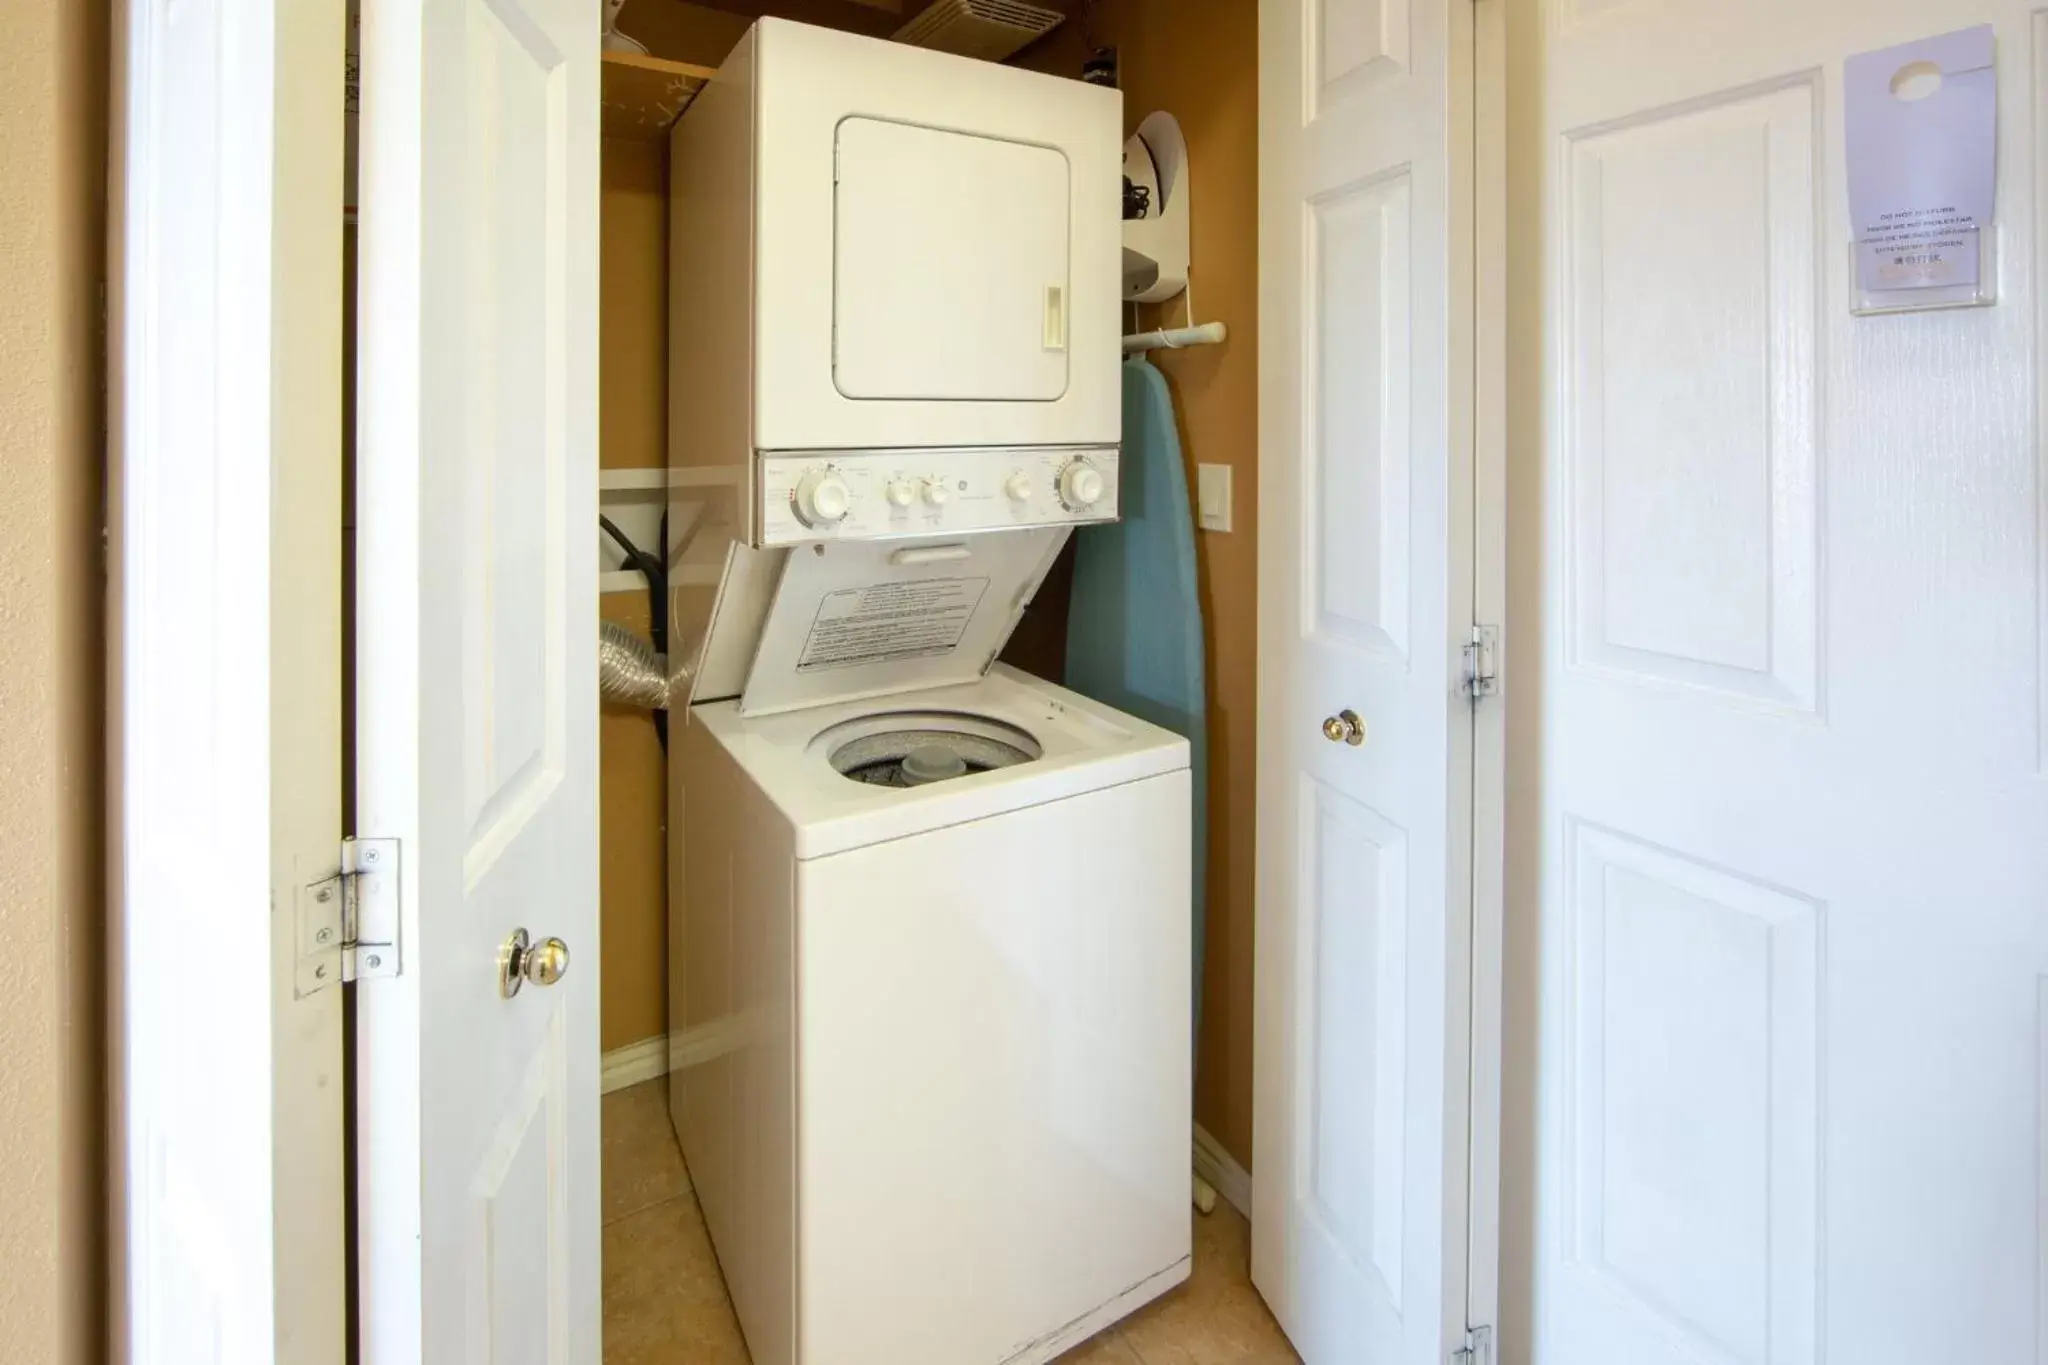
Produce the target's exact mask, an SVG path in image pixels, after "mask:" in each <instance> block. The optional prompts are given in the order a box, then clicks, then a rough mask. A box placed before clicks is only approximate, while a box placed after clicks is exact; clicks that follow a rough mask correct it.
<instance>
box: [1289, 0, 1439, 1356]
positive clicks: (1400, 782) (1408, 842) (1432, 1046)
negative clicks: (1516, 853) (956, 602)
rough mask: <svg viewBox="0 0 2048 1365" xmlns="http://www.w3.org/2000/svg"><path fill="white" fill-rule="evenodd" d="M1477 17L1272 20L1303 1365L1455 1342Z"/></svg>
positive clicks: (1432, 8) (1428, 1351) (1295, 1275)
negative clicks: (1353, 732) (1352, 736)
mask: <svg viewBox="0 0 2048 1365" xmlns="http://www.w3.org/2000/svg"><path fill="white" fill-rule="evenodd" d="M1469 8H1470V7H1469V6H1465V5H1461V4H1452V3H1439V2H1438V0H1413V3H1408V2H1407V0H1382V2H1381V3H1371V0H1265V3H1264V4H1263V5H1262V7H1261V11H1260V14H1261V30H1260V60H1261V81H1260V99H1261V104H1260V128H1261V134H1260V136H1261V143H1260V201H1261V206H1262V207H1261V212H1262V214H1263V218H1262V221H1261V228H1260V240H1261V280H1260V299H1261V304H1260V372H1261V394H1260V422H1261V456H1260V489H1259V494H1260V496H1259V502H1260V507H1261V518H1262V519H1261V522H1260V546H1261V561H1260V583H1261V596H1260V662H1261V672H1260V681H1259V692H1260V699H1261V700H1260V708H1259V710H1260V716H1259V720H1260V734H1259V750H1260V769H1259V808H1260V830H1259V859H1260V862H1259V905H1260V914H1259V926H1258V929H1259V941H1258V984H1257V1003H1256V1011H1255V1016H1256V1034H1257V1037H1256V1062H1257V1065H1256V1071H1255V1074H1256V1077H1257V1082H1256V1108H1255V1125H1254V1141H1255V1145H1256V1149H1257V1155H1256V1160H1255V1163H1254V1167H1253V1169H1254V1173H1255V1174H1254V1196H1253V1197H1254V1201H1255V1203H1256V1205H1257V1214H1258V1216H1257V1218H1256V1220H1255V1221H1254V1225H1253V1248H1252V1276H1253V1280H1254V1282H1255V1283H1256V1284H1257V1285H1258V1287H1259V1289H1260V1290H1261V1292H1263V1293H1264V1294H1265V1296H1266V1298H1267V1300H1268V1301H1269V1302H1270V1303H1271V1305H1272V1307H1273V1311H1274V1314H1275V1315H1276V1316H1277V1317H1278V1318H1279V1320H1280V1323H1281V1325H1282V1326H1283V1327H1284V1328H1286V1330H1287V1333H1288V1336H1289V1337H1290V1338H1291V1339H1292V1340H1293V1342H1294V1344H1295V1347H1296V1348H1297V1349H1298V1350H1299V1351H1300V1352H1301V1354H1302V1356H1303V1357H1304V1358H1305V1359H1306V1360H1307V1361H1308V1362H1310V1365H1322V1363H1323V1362H1340V1361H1345V1362H1348V1361H1355V1360H1360V1359H1369V1360H1373V1361H1377V1362H1387V1363H1388V1365H1396V1363H1397V1362H1413V1365H1423V1362H1436V1361H1440V1360H1441V1359H1443V1357H1444V1354H1445V1353H1446V1352H1447V1351H1448V1350H1450V1349H1452V1347H1453V1346H1454V1345H1456V1344H1462V1340H1463V1332H1464V1327H1465V1323H1464V1316H1463V1315H1464V1305H1465V1283H1464V1271H1465V1264H1466V1262H1465V1254H1464V1253H1465V1246H1466V1236H1467V1227H1466V1221H1465V1215H1466V1210H1467V1205H1466V1194H1467V1185H1466V1177H1467V1156H1468V1152H1467V1140H1468V1132H1467V1119H1468V1104H1467V1101H1468V1084H1469V1081H1470V1072H1469V1065H1470V1054H1469V1032H1468V1015H1467V1010H1468V1008H1469V1005H1470V1001H1471V996H1470V993H1469V991H1470V975H1469V962H1468V957H1467V954H1468V951H1469V946H1470V929H1471V894H1472V886H1471V881H1470V864H1469V856H1470V837H1471V807H1470V801H1471V785H1470V779H1471V762H1472V733H1473V732H1472V713H1471V708H1470V705H1469V703H1468V702H1467V701H1466V699H1465V698H1464V697H1463V696H1462V695H1461V694H1460V689H1459V683H1458V677H1457V673H1456V668H1455V665H1456V662H1457V660H1458V658H1459V647H1460V645H1461V644H1462V643H1463V641H1464V640H1465V639H1466V638H1468V637H1469V633H1470V630H1471V624H1472V581H1473V577H1472V555H1473V539H1472V517H1473V504H1472V492H1473V488H1472V470H1473V464H1472V460H1473V451H1472V446H1471V427H1470V424H1469V421H1468V420H1466V417H1465V416H1464V415H1463V412H1462V410H1461V409H1460V406H1459V405H1460V404H1461V403H1463V404H1465V405H1469V404H1470V402H1471V394H1470V387H1469V386H1470V383H1471V375H1472V365H1473V355H1472V350H1471V346H1472V337H1471V332H1470V327H1469V321H1470V312H1469V307H1470V304H1469V298H1470V295H1469V292H1467V291H1469V289H1470V287H1471V267H1472V253H1473V250H1474V244H1473V239H1472V235H1471V234H1472V222H1473V220H1472V200H1471V193H1470V192H1471V186H1472V183H1473V176H1474V174H1475V169H1474V164H1473V151H1474V148H1473V143H1472V140H1471V139H1472V121H1471V108H1470V100H1471V94H1472V92H1471V85H1470V80H1471V72H1472V61H1473V49H1472V41H1473V33H1472V29H1471V17H1470V13H1469ZM1461 102H1462V104H1461ZM1461 107H1462V112H1461ZM1461 299H1462V300H1464V301H1465V302H1463V303H1461V302H1460V300H1461ZM1346 711H1350V712H1354V713H1355V714H1356V716H1357V717H1358V718H1359V721H1360V722H1361V728H1362V733H1361V734H1360V736H1359V737H1360V738H1361V739H1362V742H1361V743H1358V744H1351V743H1346V742H1343V737H1342V734H1341V722H1342V717H1341V715H1340V713H1342V712H1346ZM1326 717H1329V718H1333V719H1332V720H1331V724H1332V725H1333V726H1338V727H1339V728H1340V733H1339V735H1338V738H1337V740H1335V741H1334V742H1333V741H1332V740H1331V739H1329V738H1326V737H1325V734H1324V730H1323V726H1324V721H1325V718H1326Z"/></svg>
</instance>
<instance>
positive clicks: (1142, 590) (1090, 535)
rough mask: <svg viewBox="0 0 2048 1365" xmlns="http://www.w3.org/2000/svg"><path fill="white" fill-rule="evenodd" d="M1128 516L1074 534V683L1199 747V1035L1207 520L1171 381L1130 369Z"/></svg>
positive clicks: (1123, 484) (1124, 476) (1070, 634)
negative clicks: (1186, 460)
mask: <svg viewBox="0 0 2048 1365" xmlns="http://www.w3.org/2000/svg"><path fill="white" fill-rule="evenodd" d="M1123 379H1124V445H1123V456H1122V459H1121V461H1120V462H1119V466H1118V468H1119V489H1118V498H1119V501H1120V503H1121V508H1122V512H1123V519H1122V520H1121V521H1119V522H1117V523H1115V524H1114V525H1109V526H1085V527H1082V528H1081V529H1080V530H1078V531H1076V532H1075V533H1074V587H1073V598H1072V601H1071V603H1070V604H1069V606H1068V609H1067V677H1066V685H1067V686H1068V687H1071V688H1072V689H1074V690H1075V691H1076V692H1079V693H1080V694H1081V695H1083V696H1086V697H1093V698H1094V699H1096V700H1097V701H1100V702H1105V703H1107V704H1108V705H1110V706H1114V707H1116V708H1117V709H1118V710H1121V711H1127V712H1129V713H1130V714H1131V715H1134V716H1137V717H1138V718H1139V719H1141V720H1148V721H1151V722H1152V723H1153V724H1154V725H1160V726H1164V727H1165V728H1166V729H1169V730H1172V731H1173V732H1174V733H1176V734H1179V735H1183V736H1185V737H1186V738H1187V741H1188V747H1189V749H1190V759H1191V762H1192V766H1193V772H1192V773H1191V774H1190V776H1191V777H1192V779H1193V783H1192V786H1193V792H1194V800H1193V803H1192V804H1193V807H1194V810H1193V818H1194V838H1193V845H1194V868H1193V874H1194V880H1193V886H1194V905H1193V907H1192V909H1193V922H1192V924H1191V926H1190V929H1191V932H1192V933H1193V935H1194V970H1195V979H1194V1002H1195V1012H1194V1021H1193V1022H1194V1026H1195V1029H1196V1032H1197V1033H1198V1034H1199V1032H1200V1023H1201V1017H1202V935H1203V926H1204V922H1205V914H1204V905H1205V902H1206V899H1207V898H1206V895H1205V891H1206V888H1205V886H1204V882H1205V877H1204V871H1205V869H1206V868H1207V867H1208V842H1209V840H1208V823H1209V822H1208V777H1209V727H1208V696H1207V689H1206V685H1205V683H1204V681H1203V677H1204V675H1203V648H1202V603H1201V597H1200V594H1199V593H1198V591H1197V589H1196V581H1195V523H1194V517H1193V515H1192V513H1191V511H1190V509H1189V506H1188V482H1187V472H1186V469H1185V468H1184V467H1183V466H1182V464H1181V455H1180V436H1179V434H1178V432H1177V431H1176V430H1175V428H1174V420H1173V399H1172V397H1171V395H1169V394H1168V392H1167V388H1166V377H1165V376H1164V375H1162V374H1161V373H1160V372H1159V371H1158V370H1157V369H1156V368H1155V367H1153V366H1152V365H1151V364H1149V363H1147V362H1146V361H1145V360H1144V359H1143V358H1142V357H1140V358H1136V359H1132V360H1128V361H1126V362H1124V375H1123Z"/></svg>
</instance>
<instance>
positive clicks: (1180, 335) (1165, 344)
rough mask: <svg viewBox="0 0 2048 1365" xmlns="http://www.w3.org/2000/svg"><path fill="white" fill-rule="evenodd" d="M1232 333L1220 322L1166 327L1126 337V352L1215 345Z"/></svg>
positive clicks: (1127, 353)
mask: <svg viewBox="0 0 2048 1365" xmlns="http://www.w3.org/2000/svg"><path fill="white" fill-rule="evenodd" d="M1229 335H1230V333H1229V331H1228V330H1226V329H1225V327H1224V326H1223V324H1222V323H1220V322H1205V323H1202V324H1201V325H1200V326H1198V327H1165V328H1161V329H1160V330H1159V331H1156V332H1139V333H1138V334H1136V335H1135V336H1127V337H1125V338H1124V354H1125V355H1134V354H1136V353H1137V352H1139V351H1177V350H1179V349H1180V348H1181V347H1183V346H1213V345H1215V344H1216V343H1217V342H1219V341H1221V340H1223V339H1224V338H1225V337H1227V336H1229Z"/></svg>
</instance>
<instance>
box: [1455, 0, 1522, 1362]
mask: <svg viewBox="0 0 2048 1365" xmlns="http://www.w3.org/2000/svg"><path fill="white" fill-rule="evenodd" d="M1472 20H1473V27H1472V79H1471V86H1470V90H1471V102H1470V106H1469V109H1468V110H1467V113H1468V116H1469V117H1470V118H1471V119H1472V145H1473V158H1472V166H1473V185H1472V244H1473V261H1472V270H1471V276H1470V278H1471V287H1472V388H1471V395H1472V558H1473V563H1472V614H1473V617H1474V619H1476V620H1478V621H1481V622H1488V623H1495V624H1498V625H1499V626H1500V627H1501V632H1500V639H1499V643H1498V645H1497V647H1496V649H1495V652H1494V658H1493V665H1494V670H1495V673H1496V675H1497V677H1498V682H1497V683H1496V690H1495V693H1494V695H1492V696H1490V697H1486V698H1484V699H1482V700H1481V701H1480V703H1479V704H1478V706H1477V707H1476V708H1475V709H1474V711H1473V716H1472V783H1471V788H1470V790H1471V793H1472V843H1471V851H1472V924H1471V930H1470V934H1469V938H1468V940H1467V942H1468V947H1469V950H1470V954H1471V959H1470V968H1471V1039H1470V1041H1471V1048H1472V1061H1471V1067H1470V1072H1469V1074H1470V1080H1471V1092H1470V1095H1469V1097H1468V1105H1469V1110H1468V1118H1469V1125H1470V1135H1469V1136H1470V1141H1469V1143H1468V1153H1467V1155H1468V1166H1467V1188H1466V1209H1465V1217H1466V1244H1465V1322H1466V1324H1467V1325H1468V1326H1473V1327H1478V1326H1487V1327H1491V1328H1493V1329H1495V1330H1494V1353H1495V1355H1494V1359H1498V1354H1499V1340H1498V1338H1499V1332H1498V1325H1499V1323H1500V1203H1501V1154H1500V1122H1501V1050H1502V1048H1503V1046H1504V1038H1503V1035H1502V1031H1501V1015H1502V1008H1503V1007H1502V993H1503V989H1504V987H1503V980H1504V971H1503V967H1504V962H1505V936H1506V924H1507V870H1506V869H1507V715H1508V712H1507V706H1506V703H1505V700H1504V697H1503V695H1502V694H1503V693H1504V692H1505V690H1506V689H1507V688H1508V687H1509V686H1510V685H1511V684H1512V682H1513V675H1512V672H1511V670H1510V666H1509V660H1510V659H1511V658H1512V655H1513V647H1512V641H1511V637H1510V634H1509V631H1510V627H1511V626H1512V625H1513V624H1514V623H1512V622H1511V621H1509V619H1508V574H1507V564H1508V515H1507V505H1508V461H1507V447H1508V437H1507V417H1508V397H1507V381H1508V314H1507V285H1508V226H1507V224H1508V205H1507V198H1508V122H1507V109H1508V24H1507V9H1506V6H1505V5H1504V4H1502V3H1499V2H1498V0H1476V3H1475V4H1474V6H1473V11H1472ZM1484 1365H1493V1361H1492V1360H1488V1361H1486V1362H1484Z"/></svg>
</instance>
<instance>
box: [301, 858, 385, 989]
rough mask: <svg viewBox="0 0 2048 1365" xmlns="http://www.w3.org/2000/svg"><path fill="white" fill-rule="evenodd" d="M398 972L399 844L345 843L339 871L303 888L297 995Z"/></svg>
mask: <svg viewBox="0 0 2048 1365" xmlns="http://www.w3.org/2000/svg"><path fill="white" fill-rule="evenodd" d="M398 971H399V957H398V840H396V839H344V840H342V841H341V866H340V868H339V869H338V870H336V871H335V872H334V873H333V874H331V875H329V876H327V877H323V878H321V879H320V880H319V881H317V882H313V883H311V884H310V885H307V886H302V887H300V888H299V904H298V971H297V973H296V974H295V977H294V982H293V985H294V989H295V992H296V994H297V995H298V996H299V997H300V998H301V999H303V998H304V997H306V996H309V995H314V994H317V993H318V992H320V991H324V990H326V989H327V988H328V987H330V986H335V985H339V984H340V983H341V982H344V981H359V980H361V979H363V978H365V977H372V976H397V975H398Z"/></svg>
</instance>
